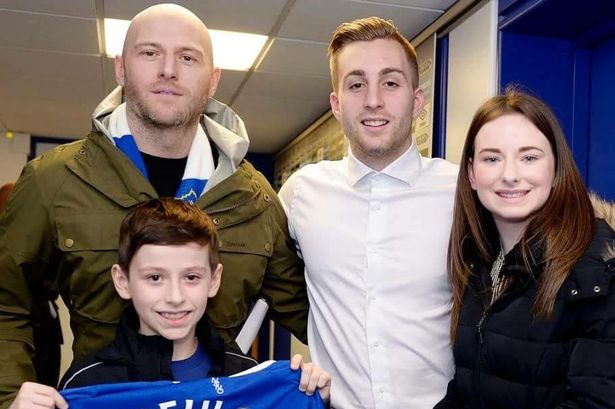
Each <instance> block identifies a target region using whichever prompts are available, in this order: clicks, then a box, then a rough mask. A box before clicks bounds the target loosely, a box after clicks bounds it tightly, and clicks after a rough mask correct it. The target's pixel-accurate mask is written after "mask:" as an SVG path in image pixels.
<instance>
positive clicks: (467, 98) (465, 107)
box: [445, 0, 497, 163]
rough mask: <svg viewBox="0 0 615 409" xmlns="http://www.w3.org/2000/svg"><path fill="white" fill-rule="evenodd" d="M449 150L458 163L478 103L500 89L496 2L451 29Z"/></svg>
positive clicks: (448, 117) (448, 155)
mask: <svg viewBox="0 0 615 409" xmlns="http://www.w3.org/2000/svg"><path fill="white" fill-rule="evenodd" d="M448 67H449V70H448V89H447V104H446V154H445V157H446V159H448V160H449V161H451V162H454V163H459V159H460V157H461V151H462V148H463V143H464V141H465V135H466V132H467V130H468V127H469V125H470V122H471V120H472V117H473V116H474V113H475V112H476V110H477V108H478V107H479V105H480V104H481V103H482V102H484V101H485V100H486V99H488V98H489V97H491V96H493V95H495V93H496V91H497V3H496V1H495V0H491V1H488V2H487V3H486V4H484V5H483V6H482V7H480V9H478V10H476V12H474V13H473V14H472V15H470V16H469V17H468V18H467V19H465V20H464V21H463V22H462V23H461V24H460V25H459V26H457V27H456V28H454V29H453V30H452V31H451V32H450V33H449V55H448Z"/></svg>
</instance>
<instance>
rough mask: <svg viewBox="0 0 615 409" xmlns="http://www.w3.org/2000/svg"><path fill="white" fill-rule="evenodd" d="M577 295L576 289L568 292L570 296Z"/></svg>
mask: <svg viewBox="0 0 615 409" xmlns="http://www.w3.org/2000/svg"><path fill="white" fill-rule="evenodd" d="M578 293H579V290H577V289H576V288H574V289H572V290H570V294H572V295H577V294H578Z"/></svg>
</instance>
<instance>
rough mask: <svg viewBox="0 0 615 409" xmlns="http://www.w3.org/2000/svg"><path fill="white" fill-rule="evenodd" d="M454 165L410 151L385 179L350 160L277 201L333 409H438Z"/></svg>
mask: <svg viewBox="0 0 615 409" xmlns="http://www.w3.org/2000/svg"><path fill="white" fill-rule="evenodd" d="M457 171H458V168H457V166H455V165H453V164H451V163H449V162H446V161H444V160H442V159H427V158H422V157H421V156H420V154H419V153H418V151H417V148H416V146H415V145H414V144H413V145H412V147H410V149H409V150H408V151H407V152H406V153H404V154H403V155H402V156H401V157H400V158H398V159H397V160H396V161H395V162H393V163H391V164H390V165H389V166H387V167H386V168H385V169H383V170H382V171H380V172H378V171H374V170H373V169H371V168H369V167H367V166H366V165H364V164H363V163H361V162H360V161H358V160H357V159H356V158H355V157H354V156H353V155H352V153H351V154H350V155H349V156H348V157H346V158H344V159H342V160H341V161H322V162H319V163H316V164H313V165H307V166H305V167H303V168H302V169H300V170H299V171H297V172H296V173H295V174H293V175H292V176H291V177H290V178H289V180H288V181H287V182H286V183H285V184H284V186H283V187H282V189H281V191H280V198H281V200H282V204H283V205H284V208H285V210H286V213H287V215H288V222H289V228H290V233H291V236H292V237H293V238H294V239H295V240H296V243H297V247H298V249H299V251H300V253H301V256H302V257H303V259H304V261H305V276H306V281H307V289H308V296H309V300H310V315H309V320H308V341H309V347H310V355H311V356H312V360H313V362H314V363H315V364H317V365H319V366H321V367H322V368H323V369H325V370H327V371H329V372H330V373H331V376H332V391H331V397H332V401H331V404H332V406H333V407H335V408H343V409H349V408H378V409H383V408H390V409H393V408H403V409H412V408H416V409H427V408H432V407H433V405H434V404H435V403H437V402H438V401H439V400H440V399H441V398H442V397H443V396H444V395H445V392H446V386H447V383H448V381H449V380H450V379H451V378H452V375H453V371H454V365H453V357H452V352H451V347H450V342H449V324H450V317H449V314H450V308H451V292H450V289H449V285H448V280H447V273H446V254H447V246H448V240H449V234H450V229H451V221H452V213H453V201H454V191H455V182H456V178H457Z"/></svg>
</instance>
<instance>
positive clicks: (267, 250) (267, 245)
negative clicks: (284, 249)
mask: <svg viewBox="0 0 615 409" xmlns="http://www.w3.org/2000/svg"><path fill="white" fill-rule="evenodd" d="M265 251H266V252H267V253H269V252H270V251H271V244H270V243H267V244H265Z"/></svg>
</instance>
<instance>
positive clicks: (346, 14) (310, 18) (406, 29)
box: [278, 0, 441, 43]
mask: <svg viewBox="0 0 615 409" xmlns="http://www.w3.org/2000/svg"><path fill="white" fill-rule="evenodd" d="M440 14H441V13H439V12H436V11H427V10H423V9H409V8H407V7H396V6H394V5H389V4H373V3H371V2H369V3H368V2H365V3H363V2H361V3H358V2H354V1H346V0H297V3H296V4H295V7H293V9H292V10H291V12H290V14H289V15H288V18H287V19H286V21H285V22H284V24H283V25H282V28H281V29H280V32H279V34H278V35H279V36H280V37H284V38H293V39H303V40H312V41H322V42H326V43H328V42H329V40H330V38H331V33H332V32H333V30H335V28H336V27H337V26H338V25H340V24H341V23H344V22H348V21H352V20H354V19H357V18H363V17H369V16H379V17H382V18H385V19H391V20H393V22H394V23H395V24H396V25H397V26H398V27H399V28H400V31H401V32H402V33H403V34H404V35H405V36H406V37H408V38H409V39H412V38H413V37H414V36H416V35H417V34H418V33H420V32H421V31H422V30H423V29H424V28H425V27H427V26H428V25H429V24H430V23H431V22H432V21H433V20H434V19H435V18H437V17H438V16H439V15H440Z"/></svg>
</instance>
